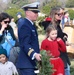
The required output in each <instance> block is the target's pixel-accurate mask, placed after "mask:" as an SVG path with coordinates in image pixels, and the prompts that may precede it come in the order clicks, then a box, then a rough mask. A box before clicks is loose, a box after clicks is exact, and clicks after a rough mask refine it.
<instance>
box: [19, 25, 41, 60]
mask: <svg viewBox="0 0 74 75" xmlns="http://www.w3.org/2000/svg"><path fill="white" fill-rule="evenodd" d="M31 34H32V33H31V30H30V28H29V27H28V26H26V25H25V26H22V27H21V28H20V30H19V37H20V39H21V41H20V42H21V43H22V46H23V47H24V49H23V50H24V52H25V53H26V54H27V55H28V56H29V57H30V58H31V59H32V60H33V59H34V58H33V57H35V58H36V59H37V60H38V61H39V60H41V58H40V57H41V55H40V54H39V53H36V52H35V50H34V49H33V47H32V45H31ZM20 39H19V40H20Z"/></svg>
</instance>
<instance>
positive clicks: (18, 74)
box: [0, 2, 70, 75]
mask: <svg viewBox="0 0 74 75" xmlns="http://www.w3.org/2000/svg"><path fill="white" fill-rule="evenodd" d="M39 4H40V3H39V2H35V3H31V4H27V5H24V6H23V7H22V9H23V10H24V12H25V18H22V15H21V13H20V12H18V13H17V14H16V16H17V17H18V20H17V21H16V23H15V22H14V17H12V16H10V15H9V14H7V13H5V12H2V13H0V75H12V74H14V75H37V71H38V68H37V67H36V62H37V61H41V54H40V50H46V51H50V54H51V55H52V58H50V63H51V64H53V65H54V66H53V68H52V70H53V69H55V72H53V73H52V75H70V60H69V57H68V55H67V49H66V46H69V45H70V44H69V43H68V42H67V38H68V35H67V34H66V33H64V32H63V28H64V25H65V23H67V25H69V22H70V18H69V14H68V11H64V9H63V8H62V7H53V8H52V9H51V10H50V14H49V16H48V17H47V18H46V19H45V20H44V21H42V22H41V23H40V24H41V25H42V26H43V27H44V30H45V32H46V33H45V35H46V38H45V39H44V40H43V41H42V42H41V47H39V41H38V34H37V30H36V27H35V23H34V21H36V20H37V17H38V12H40V10H39V8H38V7H39ZM60 24H61V25H62V26H60ZM18 43H19V44H18ZM17 45H18V46H19V47H20V51H19V55H18V59H17V62H16V63H15V64H14V63H13V62H12V60H11V59H14V58H16V57H14V58H13V55H12V56H11V54H10V52H11V48H12V47H14V46H17ZM13 52H14V51H13ZM10 56H11V58H10ZM48 60H49V59H48Z"/></svg>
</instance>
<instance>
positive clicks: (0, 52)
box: [0, 49, 7, 57]
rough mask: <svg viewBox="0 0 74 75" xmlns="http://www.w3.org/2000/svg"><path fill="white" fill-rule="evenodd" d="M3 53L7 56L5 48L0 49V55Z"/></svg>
mask: <svg viewBox="0 0 74 75" xmlns="http://www.w3.org/2000/svg"><path fill="white" fill-rule="evenodd" d="M1 54H4V55H5V56H6V57H7V51H6V50H5V49H0V55H1Z"/></svg>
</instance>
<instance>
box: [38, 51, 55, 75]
mask: <svg viewBox="0 0 74 75" xmlns="http://www.w3.org/2000/svg"><path fill="white" fill-rule="evenodd" d="M40 53H41V55H42V61H41V62H38V63H37V67H38V68H39V70H40V73H39V74H38V75H51V74H52V72H54V71H53V70H52V68H53V66H52V65H51V63H50V61H49V59H50V58H51V56H48V54H47V52H46V51H45V50H42V51H41V52H40Z"/></svg>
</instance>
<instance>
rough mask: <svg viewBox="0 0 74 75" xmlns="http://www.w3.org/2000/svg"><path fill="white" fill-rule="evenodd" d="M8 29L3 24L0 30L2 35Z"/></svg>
mask: <svg viewBox="0 0 74 75" xmlns="http://www.w3.org/2000/svg"><path fill="white" fill-rule="evenodd" d="M6 27H7V25H6V24H3V25H2V27H1V30H0V33H2V32H3V31H4V30H5V28H6Z"/></svg>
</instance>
